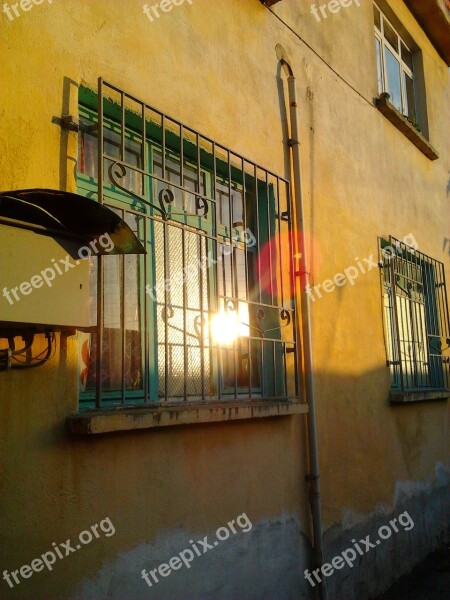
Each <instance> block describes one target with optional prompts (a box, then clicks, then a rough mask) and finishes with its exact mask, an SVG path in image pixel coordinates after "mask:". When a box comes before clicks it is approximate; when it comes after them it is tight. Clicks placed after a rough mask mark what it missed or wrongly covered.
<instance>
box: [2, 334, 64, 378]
mask: <svg viewBox="0 0 450 600" xmlns="http://www.w3.org/2000/svg"><path fill="white" fill-rule="evenodd" d="M46 337H47V348H46V349H45V350H43V351H42V352H40V353H39V354H38V355H37V356H32V357H30V358H26V357H24V356H22V357H21V358H25V359H26V360H25V361H22V360H19V358H17V356H13V357H12V358H13V360H15V361H16V362H17V363H18V364H17V365H12V366H11V368H13V369H31V368H35V367H40V366H42V365H44V364H45V363H46V362H48V361H49V360H51V359H52V358H53V357H54V356H55V354H56V335H55V333H54V332H51V333H49V334H46ZM52 350H53V352H52ZM22 352H23V350H22ZM44 353H45V356H44V357H43V358H40V357H41V356H42V355H43V354H44ZM19 356H20V355H19Z"/></svg>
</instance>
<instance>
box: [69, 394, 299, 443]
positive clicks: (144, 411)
mask: <svg viewBox="0 0 450 600" xmlns="http://www.w3.org/2000/svg"><path fill="white" fill-rule="evenodd" d="M307 412H308V405H307V404H305V403H300V402H288V401H286V402H271V401H266V402H264V401H258V402H239V403H220V404H218V403H212V404H190V405H187V406H180V405H176V406H165V407H155V408H150V407H145V408H128V409H122V408H121V409H115V410H105V411H95V412H94V411H92V412H87V413H83V414H77V415H70V416H69V417H68V418H67V426H68V429H69V432H70V433H72V434H75V435H97V434H102V433H113V432H116V431H132V430H135V429H154V428H160V427H168V426H173V425H191V424H196V423H216V422H219V421H238V420H243V419H259V418H264V417H284V416H288V415H293V414H304V413H307Z"/></svg>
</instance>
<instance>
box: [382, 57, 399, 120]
mask: <svg viewBox="0 0 450 600" xmlns="http://www.w3.org/2000/svg"><path fill="white" fill-rule="evenodd" d="M385 51H386V70H387V89H386V92H387V93H388V94H389V96H390V102H391V103H392V104H393V105H394V106H395V108H396V109H397V110H399V111H400V112H402V91H401V86H400V63H399V62H398V60H397V59H396V58H395V56H394V55H393V54H392V52H391V51H390V50H389V49H388V48H385Z"/></svg>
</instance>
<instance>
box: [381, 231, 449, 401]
mask: <svg viewBox="0 0 450 600" xmlns="http://www.w3.org/2000/svg"><path fill="white" fill-rule="evenodd" d="M381 256H382V264H383V275H384V315H385V325H386V336H387V348H388V364H389V367H390V371H391V376H392V388H393V389H397V390H401V391H426V390H429V391H432V390H446V389H448V388H449V384H450V380H449V373H450V364H449V363H450V358H449V352H448V350H449V346H450V339H449V338H450V331H449V313H448V302H447V292H446V287H445V276H444V265H443V264H442V263H440V262H438V261H436V260H433V259H432V258H430V257H429V256H427V255H425V254H422V253H421V252H419V251H417V250H415V249H413V248H411V247H410V246H407V245H406V244H405V243H403V242H400V241H399V240H397V239H395V238H393V237H390V238H389V241H386V240H381Z"/></svg>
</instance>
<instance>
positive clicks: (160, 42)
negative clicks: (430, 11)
mask: <svg viewBox="0 0 450 600" xmlns="http://www.w3.org/2000/svg"><path fill="white" fill-rule="evenodd" d="M391 5H392V8H393V9H394V11H395V12H396V13H397V16H398V18H399V19H400V20H401V21H402V22H403V25H404V26H405V28H407V29H408V31H409V33H410V35H411V36H412V37H413V38H414V39H415V41H416V42H417V44H418V45H419V46H420V47H421V49H422V52H423V59H424V66H425V73H426V87H427V96H428V117H429V130H430V141H431V143H432V144H433V146H434V147H435V148H436V149H437V150H438V152H439V154H440V159H439V160H438V161H436V162H434V163H432V162H430V161H429V160H428V159H427V158H426V157H425V156H423V154H421V153H420V152H419V151H418V150H417V149H416V148H415V147H413V146H412V145H411V143H410V142H409V141H408V140H407V139H406V138H405V137H404V136H402V135H401V134H400V133H399V132H398V131H397V130H396V129H395V128H394V127H393V126H392V125H391V124H390V123H389V122H388V121H387V120H386V119H385V118H384V117H383V116H382V115H381V114H380V113H379V112H378V111H377V110H376V109H375V108H374V107H373V105H372V104H371V102H372V98H373V97H374V96H375V95H376V66H375V57H374V48H373V29H372V28H373V26H372V8H371V3H370V2H364V3H362V6H361V7H357V6H352V7H349V8H346V9H342V10H341V11H340V13H338V14H336V15H332V16H331V15H330V17H329V18H328V19H327V20H323V21H322V22H320V23H319V22H317V21H316V20H315V19H314V17H313V16H312V14H311V13H310V7H309V3H307V2H305V3H303V2H301V3H299V2H297V1H296V0H283V2H281V3H279V4H277V6H276V7H275V9H274V10H276V12H277V13H278V14H279V15H280V16H281V17H282V18H283V19H284V20H286V21H287V22H288V23H290V24H291V25H292V27H293V28H294V29H295V30H296V31H298V33H299V34H300V35H301V36H302V37H303V38H304V39H305V40H307V41H308V43H309V44H310V45H312V46H313V47H314V48H315V49H316V50H317V52H318V53H319V54H320V55H321V56H322V57H323V58H324V59H325V61H326V62H327V63H329V64H330V65H332V67H333V69H335V71H336V72H337V73H339V74H340V76H341V77H342V78H344V79H345V80H346V81H347V82H349V83H350V84H351V85H352V86H353V87H354V88H355V89H356V90H357V91H358V92H359V94H358V93H356V92H355V91H354V90H352V89H351V88H350V87H349V86H348V85H347V84H346V83H345V82H344V81H342V79H340V78H339V77H338V76H337V75H336V74H335V73H333V72H332V71H331V70H330V69H329V68H328V67H327V66H326V64H324V62H323V61H321V60H319V59H318V58H317V56H315V55H314V54H313V53H312V52H311V51H310V50H309V49H308V48H306V47H305V45H304V44H302V43H301V42H300V41H299V40H298V39H297V38H295V36H293V35H292V34H291V33H290V32H289V31H288V30H287V29H286V28H285V27H284V26H283V25H282V24H281V23H280V22H279V21H277V20H276V19H275V18H274V17H273V16H272V15H270V14H269V12H268V11H267V10H266V9H264V8H263V7H262V6H261V5H260V3H259V2H258V1H257V0H245V1H243V0H240V1H238V0H214V2H212V1H210V0H193V3H192V6H189V5H188V4H187V3H185V4H184V5H182V6H179V7H176V8H174V9H173V10H172V12H171V13H168V14H164V15H162V16H161V17H160V19H159V20H155V21H154V22H153V23H151V22H150V21H149V20H148V19H147V18H146V17H145V15H144V14H143V12H142V6H141V4H140V3H138V2H134V1H132V0H126V1H125V0H122V1H120V2H112V1H110V2H97V1H95V0H65V1H64V3H63V2H57V1H55V2H53V3H52V4H49V3H45V2H44V3H43V4H41V5H38V6H33V8H32V10H30V11H29V12H23V13H21V16H20V17H17V18H15V19H14V20H13V21H10V20H8V19H7V17H6V16H5V15H4V14H1V15H0V56H1V66H0V69H1V86H0V148H1V152H0V189H1V190H7V189H20V188H27V187H29V188H32V187H50V188H51V187H53V188H60V187H61V188H63V189H64V188H66V189H68V190H70V191H75V189H76V186H75V178H74V168H75V163H76V158H77V146H76V134H74V133H68V134H67V133H61V130H60V128H59V127H58V126H57V125H56V124H54V123H52V119H53V118H54V117H58V116H61V114H63V113H64V114H74V115H76V113H77V87H78V86H79V85H80V84H84V85H87V86H88V87H92V88H94V87H95V86H96V81H97V77H98V76H100V75H101V76H103V77H104V78H105V79H106V80H108V81H110V82H111V83H113V84H116V85H118V86H120V87H122V88H124V89H126V90H127V91H128V92H130V93H132V94H134V95H135V96H137V97H139V98H142V99H144V100H145V101H147V102H148V103H150V104H153V105H154V106H156V107H158V108H160V109H162V110H163V111H164V112H166V113H168V114H170V115H173V116H174V117H175V118H179V119H181V120H182V121H183V122H185V123H187V124H189V125H190V126H192V127H194V128H197V129H198V130H199V131H201V132H202V133H204V134H205V135H208V136H210V137H212V138H216V139H217V140H218V141H220V142H221V143H223V144H224V145H225V146H228V147H230V148H231V149H233V150H235V151H237V152H240V153H242V154H244V155H246V156H248V157H249V158H251V159H252V160H255V161H256V162H258V163H260V164H262V165H264V166H265V167H267V168H270V169H271V170H273V171H275V172H277V173H279V174H280V175H282V176H286V175H288V173H287V170H286V164H287V161H286V152H285V147H284V146H283V142H284V141H285V137H286V132H285V128H284V119H285V108H284V105H283V102H284V101H285V98H284V100H283V98H281V99H280V95H279V90H280V83H279V80H277V74H278V65H277V59H276V55H275V45H276V44H278V43H281V44H282V45H283V46H284V48H285V50H286V52H287V54H288V56H289V57H290V59H291V61H292V66H293V69H294V72H295V74H296V76H297V86H298V95H299V113H300V128H301V132H300V133H301V140H302V148H301V152H302V178H303V192H304V200H305V208H306V223H307V226H306V227H307V235H308V239H309V240H310V247H311V249H312V248H313V249H314V255H313V258H312V266H311V270H312V273H313V276H314V283H320V282H322V281H323V280H325V279H328V278H332V277H333V276H334V275H335V274H336V273H338V272H342V270H343V269H345V268H347V267H348V266H349V265H352V264H355V258H356V257H359V258H360V259H361V258H368V257H370V256H371V255H374V258H375V257H376V252H377V237H378V236H380V235H389V234H392V235H394V236H396V237H399V238H402V237H404V236H405V235H407V234H409V233H412V234H413V235H414V237H415V239H416V240H417V242H418V244H419V248H420V250H421V251H423V252H425V253H427V254H430V255H431V256H433V257H434V258H437V259H439V260H442V261H444V262H445V264H446V269H447V278H448V279H449V278H450V272H449V267H450V260H449V258H448V257H447V256H446V255H445V254H443V250H442V245H443V239H444V238H446V237H450V230H449V218H448V215H449V204H448V203H449V197H448V193H447V191H446V189H447V182H448V172H449V146H448V123H449V110H450V108H449V106H450V103H449V102H448V100H449V82H448V70H447V68H446V66H445V65H444V63H443V62H442V61H441V60H440V59H439V57H438V55H437V54H436V52H435V51H434V49H433V48H432V46H431V44H430V43H429V41H428V39H427V38H426V36H425V35H424V34H423V32H421V30H420V28H419V26H418V24H417V23H416V21H415V20H414V19H413V18H412V17H411V15H410V14H409V12H408V11H407V9H406V7H405V6H404V4H403V3H402V2H401V1H400V0H392V3H391ZM380 296H381V289H380V281H379V273H378V271H377V270H375V269H373V270H371V271H370V272H368V273H367V274H366V275H361V276H360V278H359V279H358V280H357V281H356V282H355V285H354V286H350V285H346V286H344V287H342V288H339V289H337V290H336V291H334V292H333V293H332V294H324V295H323V297H322V298H321V299H318V300H316V302H315V303H314V305H313V323H314V355H315V365H316V366H315V371H316V389H317V402H318V407H317V409H318V430H319V448H320V459H321V468H322V477H323V479H322V483H323V507H324V525H325V529H326V530H327V531H326V535H325V540H326V542H327V550H326V554H327V558H328V559H329V558H332V557H333V556H334V555H335V554H336V553H337V552H338V551H339V549H341V548H346V547H347V546H348V545H349V540H351V539H352V538H353V537H358V536H362V537H365V536H366V535H367V534H369V533H371V532H372V531H375V530H376V529H377V528H378V527H379V524H383V523H384V522H385V520H386V521H388V520H389V519H390V518H391V517H390V515H394V516H395V515H396V514H397V513H399V512H402V511H403V510H409V511H410V514H411V517H412V518H413V519H414V520H415V527H414V529H413V530H412V531H411V532H404V533H402V534H400V533H399V534H397V535H398V536H400V535H401V536H402V539H401V540H400V538H399V537H397V538H396V537H395V536H394V537H393V538H392V539H391V540H388V541H387V542H386V544H385V545H384V546H381V545H380V547H379V548H378V549H377V550H376V551H375V550H374V551H373V553H370V554H367V557H366V558H365V561H367V562H364V564H363V563H362V564H361V565H360V566H358V567H354V568H353V569H352V570H351V571H350V570H347V571H341V572H340V575H336V576H334V577H333V578H330V580H329V585H330V586H331V587H330V589H331V590H333V593H335V594H336V595H335V596H334V597H333V596H332V599H333V600H335V598H337V599H340V598H345V599H346V600H348V599H351V598H352V597H354V598H355V599H356V598H358V600H362V599H363V598H365V597H366V593H367V594H374V593H375V592H376V591H377V590H376V589H375V588H374V587H371V586H370V585H369V584H368V583H366V580H367V579H368V577H369V575H368V573H369V572H370V573H374V577H375V575H376V577H375V581H376V582H377V585H378V587H379V589H382V587H386V585H387V584H388V583H389V581H391V580H392V579H393V578H394V577H396V576H398V575H400V574H401V573H400V572H402V571H404V570H405V569H406V568H407V566H408V565H407V564H406V560H403V558H402V557H404V556H405V555H406V553H405V551H404V548H405V547H407V548H408V549H409V550H411V553H412V555H413V556H414V557H415V558H420V556H421V555H423V553H424V549H431V548H432V547H433V546H434V545H436V544H437V542H438V540H439V539H440V536H442V535H443V533H442V532H443V531H444V530H445V519H446V518H447V516H448V510H447V512H446V509H445V502H446V500H445V495H446V493H447V490H448V483H446V480H445V478H444V475H441V476H439V477H436V474H435V470H436V468H437V466H438V465H440V464H441V463H448V450H449V446H448V439H449V430H448V406H447V404H446V403H445V402H440V403H436V402H435V403H431V404H421V405H412V406H404V407H391V406H389V405H388V403H387V395H388V388H389V381H388V373H387V370H386V367H385V360H386V356H385V349H384V342H383V330H382V321H381V300H380ZM42 349H43V347H42ZM76 388H77V343H76V339H75V338H74V337H69V338H62V339H61V340H60V342H59V343H58V353H57V354H56V356H55V357H54V358H53V359H52V361H51V362H50V363H49V364H47V365H46V366H45V367H41V368H39V369H33V370H30V371H26V372H10V373H1V374H0V465H1V473H2V476H1V481H0V514H1V519H2V526H1V531H0V571H2V570H3V569H8V570H9V571H12V570H14V569H18V568H20V566H21V565H23V564H30V562H31V560H32V559H33V558H35V557H38V556H40V555H41V554H42V553H44V552H46V551H47V550H49V549H51V548H52V542H62V541H64V540H66V539H67V538H76V537H77V536H78V533H79V532H80V531H83V530H85V529H87V528H89V527H90V525H92V524H94V523H97V522H99V521H100V520H101V519H104V518H105V517H109V518H110V519H111V521H112V523H113V524H114V526H115V529H116V533H115V534H114V536H112V537H108V538H101V539H99V540H94V541H93V542H92V544H90V545H87V546H86V547H84V548H83V549H81V550H80V551H79V552H78V553H75V554H74V555H73V556H70V557H67V558H65V559H64V560H63V561H60V562H58V563H57V564H56V565H55V568H54V569H53V571H52V572H51V573H48V572H45V571H44V572H41V573H37V574H34V575H33V576H32V577H31V578H30V579H26V580H23V581H22V583H20V585H18V586H16V587H15V588H14V589H12V590H10V589H9V588H8V586H7V584H6V582H5V581H3V580H1V581H0V598H2V599H3V598H4V599H5V600H6V599H8V600H9V599H18V600H22V599H27V600H28V599H29V598H30V597H32V598H33V600H48V599H49V598H52V600H57V599H61V600H62V599H64V600H65V599H68V598H72V599H73V600H81V598H83V600H85V599H88V598H96V599H98V600H107V599H108V600H112V599H114V600H125V599H128V598H129V597H130V598H131V597H136V598H141V597H142V598H144V597H146V598H147V597H148V598H178V597H179V598H204V597H212V598H217V599H219V598H230V597H233V598H235V597H239V596H238V595H236V594H238V593H239V590H244V595H243V597H245V598H255V599H261V600H262V599H263V598H264V599H266V598H269V597H270V598H280V599H281V598H292V599H294V598H302V597H306V596H305V594H307V593H309V584H307V583H306V582H305V581H304V579H303V575H302V572H303V569H304V566H305V564H307V563H308V561H309V557H308V551H307V547H308V543H307V541H306V540H305V537H304V536H305V534H306V535H309V531H310V522H309V513H308V508H307V489H306V487H305V483H304V481H305V479H304V477H305V472H306V466H305V463H306V450H305V439H306V438H305V429H304V418H303V417H301V416H296V417H284V418H279V419H267V420H263V419H262V420H260V421H258V422H246V423H223V424H214V425H205V426H192V427H191V426H187V427H180V428H167V429H166V430H161V431H148V432H139V433H137V432H130V433H126V434H120V435H110V436H107V435H106V436H103V437H101V438H99V439H88V440H80V439H71V438H70V437H69V436H68V435H67V433H66V431H65V428H64V421H65V418H66V417H67V415H68V414H70V413H72V412H75V411H76V410H77V389H76ZM439 472H441V471H439ZM433 481H434V484H433ZM404 482H410V483H409V488H408V489H409V492H408V495H407V497H404V495H402V494H400V493H399V492H398V490H399V489H403V488H402V486H404V485H405V483H404ZM433 485H434V488H433V487H432V486H433ZM427 486H428V487H427ZM428 489H429V490H430V491H427V490H428ZM432 489H433V492H431V490H432ZM447 501H448V500H447ZM424 507H427V512H426V515H427V516H426V517H424V516H423V515H422V511H423V509H424ZM244 512H245V513H246V514H247V515H248V517H249V519H250V520H251V522H252V523H253V524H254V528H253V529H252V531H251V532H250V533H241V534H240V536H239V537H236V538H235V539H233V540H230V541H228V542H224V544H223V546H221V547H220V548H216V549H215V550H214V551H213V552H212V553H211V555H206V556H204V557H202V558H200V557H199V558H198V560H197V561H196V562H195V563H194V564H193V567H192V568H191V569H190V570H189V571H188V570H185V571H179V572H178V573H177V574H172V575H171V576H170V577H169V578H167V579H166V580H165V581H164V582H163V584H159V586H160V587H154V588H152V589H150V588H148V587H147V586H146V584H145V583H144V582H143V581H142V580H141V579H140V569H141V568H144V567H145V568H154V566H155V565H157V564H158V563H159V562H164V560H167V559H168V558H170V556H172V555H173V554H175V553H176V552H179V551H181V550H182V549H183V548H185V547H186V545H187V542H189V540H190V539H191V537H196V536H199V537H203V536H204V535H207V534H208V533H210V532H212V531H215V530H216V529H217V528H218V527H220V526H222V525H226V523H227V522H228V521H229V520H230V519H232V518H235V517H236V516H237V515H239V514H242V513H244ZM349 515H350V517H351V518H349ZM354 515H357V518H355V517H354ZM446 515H447V516H446ZM419 540H421V541H420V542H419ZM421 546H422V547H421ZM371 569H372V570H371ZM381 571H382V572H383V576H382V577H379V574H380V572H381ZM347 576H348V578H347V579H346V581H345V582H344V581H343V580H342V578H346V577H347ZM162 585H165V586H166V587H164V588H163V587H162ZM152 594H153V596H152ZM158 594H159V595H158ZM351 594H353V596H352V595H351ZM367 597H369V596H368V595H367Z"/></svg>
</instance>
